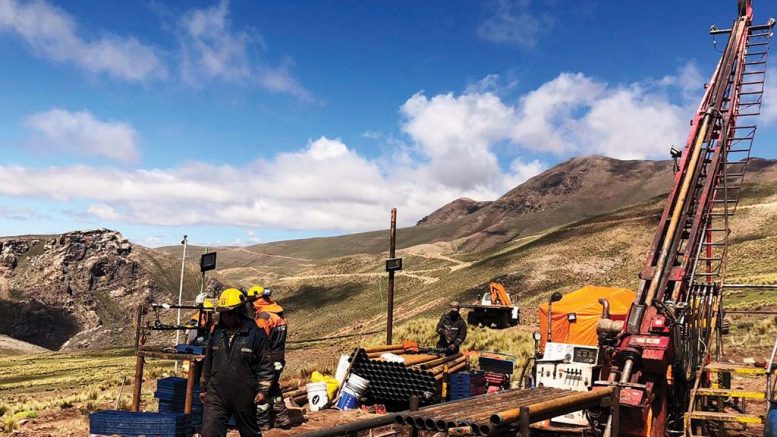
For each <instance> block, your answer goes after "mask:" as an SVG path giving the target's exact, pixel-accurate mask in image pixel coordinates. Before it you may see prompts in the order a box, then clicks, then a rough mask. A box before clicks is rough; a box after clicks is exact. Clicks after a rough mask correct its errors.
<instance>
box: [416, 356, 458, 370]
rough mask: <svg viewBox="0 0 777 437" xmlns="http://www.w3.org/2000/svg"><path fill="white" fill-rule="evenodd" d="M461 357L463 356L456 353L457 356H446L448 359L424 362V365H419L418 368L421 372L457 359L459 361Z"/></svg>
mask: <svg viewBox="0 0 777 437" xmlns="http://www.w3.org/2000/svg"><path fill="white" fill-rule="evenodd" d="M462 356H463V354H461V353H458V354H455V355H451V356H448V357H442V358H438V359H436V360H432V361H429V362H426V363H422V364H419V365H418V368H419V369H421V370H426V369H431V368H432V367H437V366H439V365H440V364H445V363H447V362H449V361H454V360H457V359H459V358H460V357H462Z"/></svg>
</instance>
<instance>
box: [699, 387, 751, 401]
mask: <svg viewBox="0 0 777 437" xmlns="http://www.w3.org/2000/svg"><path fill="white" fill-rule="evenodd" d="M696 394H697V395H699V396H721V397H726V398H740V399H766V393H764V392H762V391H751V390H737V389H725V388H699V389H698V390H697V391H696Z"/></svg>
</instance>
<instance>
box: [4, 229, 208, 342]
mask: <svg viewBox="0 0 777 437" xmlns="http://www.w3.org/2000/svg"><path fill="white" fill-rule="evenodd" d="M178 266H179V264H177V262H176V261H175V260H173V259H171V258H169V257H167V256H166V255H164V254H161V253H158V252H156V251H153V250H150V249H147V248H145V247H142V246H139V245H135V244H132V243H130V242H129V241H127V240H126V239H125V238H124V237H123V236H122V235H121V234H120V233H118V232H114V231H109V230H106V229H101V230H94V231H86V232H80V231H79V232H69V233H66V234H62V235H58V236H23V237H5V238H2V239H0V334H4V335H8V336H10V337H13V338H14V339H17V340H21V341H24V342H28V343H32V344H34V345H37V346H42V347H45V348H47V349H60V348H85V347H101V346H116V345H127V344H130V342H131V340H132V336H133V335H134V329H133V322H134V315H135V308H137V306H138V305H139V304H141V303H148V302H151V301H170V299H171V298H172V296H177V294H178V293H177V291H178V279H179V276H178V275H179V273H178V272H180V267H178ZM197 281H198V276H197V274H196V272H194V271H189V272H188V274H187V276H186V280H185V283H184V285H185V290H186V296H187V298H189V299H193V297H194V295H195V294H196V290H198V289H199V285H198V282H197ZM52 327H55V329H52Z"/></svg>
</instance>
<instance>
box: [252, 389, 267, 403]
mask: <svg viewBox="0 0 777 437" xmlns="http://www.w3.org/2000/svg"><path fill="white" fill-rule="evenodd" d="M254 403H255V404H256V405H264V404H266V403H267V396H265V395H264V393H262V392H259V393H257V394H256V397H254Z"/></svg>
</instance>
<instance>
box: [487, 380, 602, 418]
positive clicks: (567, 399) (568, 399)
mask: <svg viewBox="0 0 777 437" xmlns="http://www.w3.org/2000/svg"><path fill="white" fill-rule="evenodd" d="M613 390H614V388H613V387H607V388H604V389H599V390H593V391H585V392H578V393H573V394H567V395H566V396H562V397H559V398H557V399H551V400H547V401H543V402H539V403H535V404H532V405H529V415H530V416H531V415H532V414H534V415H538V414H546V413H549V412H552V411H554V410H562V409H566V408H572V407H575V406H578V405H581V406H582V405H586V404H589V403H591V402H594V401H598V400H601V399H603V398H606V397H608V396H612V392H613ZM520 414H521V409H520V408H512V409H509V410H504V411H500V412H498V413H496V414H494V415H492V416H491V423H493V424H494V425H500V426H504V425H507V424H510V423H513V422H517V421H518V419H519V416H520Z"/></svg>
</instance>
